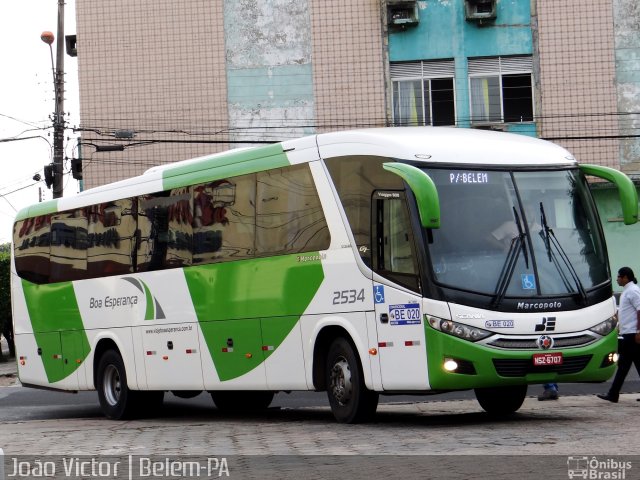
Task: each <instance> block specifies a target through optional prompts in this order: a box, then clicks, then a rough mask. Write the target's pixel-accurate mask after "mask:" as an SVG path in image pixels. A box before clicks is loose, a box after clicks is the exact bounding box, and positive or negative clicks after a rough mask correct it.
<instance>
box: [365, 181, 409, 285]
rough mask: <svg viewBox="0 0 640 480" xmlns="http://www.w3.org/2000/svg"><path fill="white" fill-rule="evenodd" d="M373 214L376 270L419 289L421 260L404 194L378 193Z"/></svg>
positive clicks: (374, 201) (375, 194)
mask: <svg viewBox="0 0 640 480" xmlns="http://www.w3.org/2000/svg"><path fill="white" fill-rule="evenodd" d="M372 217H373V218H372V221H373V225H372V232H373V240H372V245H373V246H374V249H375V252H374V259H373V260H374V270H375V271H376V272H377V273H379V274H380V275H382V276H383V277H386V278H388V279H389V280H392V281H394V282H396V283H398V284H400V285H402V286H404V287H407V288H409V289H411V290H414V291H416V292H419V291H420V276H419V270H418V262H417V258H416V251H415V244H414V238H413V233H412V229H411V222H410V221H409V211H408V209H407V205H406V201H405V199H404V193H402V192H380V191H378V192H375V193H374V196H373V206H372Z"/></svg>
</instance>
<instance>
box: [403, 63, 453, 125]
mask: <svg viewBox="0 0 640 480" xmlns="http://www.w3.org/2000/svg"><path fill="white" fill-rule="evenodd" d="M453 77H454V63H453V60H445V61H436V62H424V61H419V62H399V63H392V64H391V83H392V86H393V123H394V125H397V126H406V125H433V126H439V125H455V123H456V119H455V95H454V88H453Z"/></svg>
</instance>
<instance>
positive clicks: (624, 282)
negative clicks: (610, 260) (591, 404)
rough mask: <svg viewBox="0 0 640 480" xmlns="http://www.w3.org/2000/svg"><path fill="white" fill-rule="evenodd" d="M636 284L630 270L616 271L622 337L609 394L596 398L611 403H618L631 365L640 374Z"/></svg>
mask: <svg viewBox="0 0 640 480" xmlns="http://www.w3.org/2000/svg"><path fill="white" fill-rule="evenodd" d="M637 283H638V280H636V277H635V276H634V274H633V270H631V268H629V267H622V268H621V269H620V270H618V285H620V286H621V287H623V290H622V295H620V305H619V306H618V322H619V324H618V326H619V328H620V334H621V335H622V341H621V342H620V352H619V353H620V358H619V359H618V371H617V372H616V376H615V377H614V379H613V383H612V384H611V388H610V389H609V392H608V393H607V394H606V395H598V398H601V399H603V400H608V401H610V402H613V403H617V402H618V397H619V396H620V389H621V388H622V384H623V383H624V379H625V378H626V376H627V373H629V369H630V368H631V364H632V363H633V364H635V366H636V370H638V374H640V287H638V285H637Z"/></svg>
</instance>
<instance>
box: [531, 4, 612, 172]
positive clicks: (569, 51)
mask: <svg viewBox="0 0 640 480" xmlns="http://www.w3.org/2000/svg"><path fill="white" fill-rule="evenodd" d="M535 5H537V10H536V12H535V13H536V14H537V19H536V20H537V22H536V23H537V32H536V35H537V42H536V47H537V54H538V55H539V62H540V63H539V72H538V78H537V80H538V82H539V85H538V86H539V92H540V110H539V111H538V114H539V122H538V125H539V131H540V136H541V137H543V138H549V139H552V140H553V141H554V142H556V143H558V144H560V145H562V146H564V147H565V148H568V149H569V150H570V151H571V152H572V153H573V154H574V155H575V156H576V158H577V159H578V160H579V161H580V162H583V163H596V164H600V165H606V166H610V167H615V168H619V158H618V150H619V140H618V138H616V137H617V136H618V133H619V129H618V118H617V103H616V86H615V82H616V71H615V59H614V48H613V47H614V44H613V41H614V33H613V16H612V5H611V2H603V1H600V0H566V1H556V0H537V2H535Z"/></svg>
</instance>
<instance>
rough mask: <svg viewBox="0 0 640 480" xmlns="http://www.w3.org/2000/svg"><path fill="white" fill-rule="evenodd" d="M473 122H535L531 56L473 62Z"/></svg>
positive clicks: (475, 60)
mask: <svg viewBox="0 0 640 480" xmlns="http://www.w3.org/2000/svg"><path fill="white" fill-rule="evenodd" d="M469 97H470V99H471V123H472V124H482V123H493V122H505V123H514V122H531V121H533V88H532V81H531V57H530V56H518V57H493V58H472V59H469Z"/></svg>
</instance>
